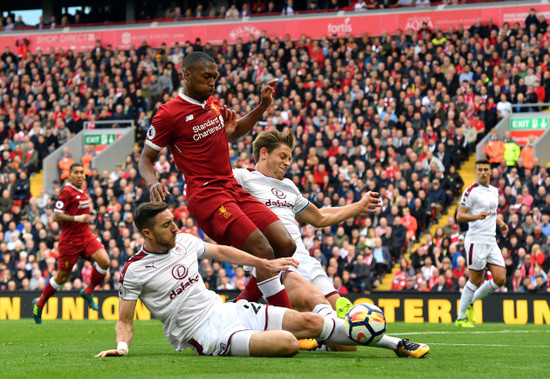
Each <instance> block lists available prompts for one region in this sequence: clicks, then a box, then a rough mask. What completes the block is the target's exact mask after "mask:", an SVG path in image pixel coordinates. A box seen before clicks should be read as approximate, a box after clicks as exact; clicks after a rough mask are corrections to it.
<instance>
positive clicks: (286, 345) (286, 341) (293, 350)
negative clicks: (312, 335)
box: [278, 332, 300, 357]
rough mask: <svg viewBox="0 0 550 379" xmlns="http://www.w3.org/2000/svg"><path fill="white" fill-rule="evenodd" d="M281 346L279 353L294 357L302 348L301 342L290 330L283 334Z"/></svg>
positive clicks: (283, 355)
mask: <svg viewBox="0 0 550 379" xmlns="http://www.w3.org/2000/svg"><path fill="white" fill-rule="evenodd" d="M280 346H281V348H280V350H279V354H278V355H280V356H282V357H292V356H293V355H296V354H297V353H298V351H299V350H300V343H299V342H298V340H297V339H296V337H294V335H293V334H292V333H290V332H286V333H284V334H283V335H282V336H281V345H280Z"/></svg>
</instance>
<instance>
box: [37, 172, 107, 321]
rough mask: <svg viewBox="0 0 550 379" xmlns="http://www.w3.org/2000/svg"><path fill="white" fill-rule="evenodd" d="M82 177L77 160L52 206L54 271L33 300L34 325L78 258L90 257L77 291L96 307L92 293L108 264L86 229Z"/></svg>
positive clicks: (89, 205) (87, 216) (87, 208)
mask: <svg viewBox="0 0 550 379" xmlns="http://www.w3.org/2000/svg"><path fill="white" fill-rule="evenodd" d="M85 179H86V176H85V174H84V167H83V166H82V164H81V163H73V164H72V165H71V168H70V171H69V183H68V184H67V185H65V187H64V188H63V190H62V191H61V194H60V195H59V197H58V199H57V201H56V203H55V208H54V221H57V222H59V223H60V224H61V236H60V238H59V245H58V249H59V257H58V258H57V274H56V275H55V278H51V279H50V280H49V282H48V284H47V285H46V288H44V291H42V295H40V298H36V299H34V300H33V311H32V315H33V318H34V321H35V322H36V323H37V324H41V323H42V309H43V308H44V305H46V303H47V301H48V299H49V298H50V297H51V296H53V295H54V294H55V293H56V292H57V290H58V289H59V288H61V286H62V285H63V283H65V282H66V281H67V280H68V279H69V277H70V275H71V271H72V269H73V266H74V264H75V263H76V261H77V260H78V257H80V256H82V257H84V258H86V259H89V260H90V259H91V260H94V261H95V263H94V265H93V271H92V277H91V279H90V283H89V284H88V286H87V287H86V288H83V289H82V290H81V291H80V296H82V297H83V298H84V299H85V300H86V301H87V302H88V305H89V307H90V308H92V309H93V310H96V311H97V310H98V306H97V304H96V302H95V301H94V297H93V292H94V288H95V286H97V285H98V284H99V283H100V282H101V281H102V280H103V278H104V277H105V274H106V273H107V270H108V269H109V266H110V264H111V262H110V260H109V255H108V254H107V252H106V251H105V247H104V246H103V244H102V243H101V242H99V241H98V239H97V237H96V236H95V235H93V234H92V232H91V231H90V210H91V209H92V202H91V200H90V198H89V197H88V192H87V191H86V181H85Z"/></svg>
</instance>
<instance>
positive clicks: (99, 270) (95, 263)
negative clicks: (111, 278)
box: [94, 262, 108, 275]
mask: <svg viewBox="0 0 550 379" xmlns="http://www.w3.org/2000/svg"><path fill="white" fill-rule="evenodd" d="M94 267H95V269H96V270H97V272H99V273H100V274H101V275H105V274H107V270H108V269H103V268H101V267H99V265H98V264H97V262H94Z"/></svg>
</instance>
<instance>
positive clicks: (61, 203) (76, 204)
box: [54, 183, 92, 242]
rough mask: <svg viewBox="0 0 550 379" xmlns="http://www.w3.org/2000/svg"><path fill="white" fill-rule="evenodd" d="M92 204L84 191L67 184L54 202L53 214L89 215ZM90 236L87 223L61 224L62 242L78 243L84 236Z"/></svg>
mask: <svg viewBox="0 0 550 379" xmlns="http://www.w3.org/2000/svg"><path fill="white" fill-rule="evenodd" d="M91 207H92V202H91V201H90V198H89V197H88V192H87V191H86V189H85V188H84V189H82V190H81V189H78V188H76V187H75V186H73V185H72V184H70V183H69V184H67V185H66V186H65V187H63V190H62V191H61V193H60V194H59V197H58V198H57V201H56V202H55V209H54V212H61V213H66V214H68V215H71V216H78V215H83V214H90V209H91ZM89 234H92V232H91V231H90V225H89V223H87V222H62V223H61V237H60V239H59V240H60V242H61V241H63V240H72V241H80V240H82V238H83V237H84V236H87V235H89Z"/></svg>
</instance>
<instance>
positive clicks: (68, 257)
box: [57, 235, 105, 271]
mask: <svg viewBox="0 0 550 379" xmlns="http://www.w3.org/2000/svg"><path fill="white" fill-rule="evenodd" d="M101 249H105V247H104V246H103V244H102V243H101V242H99V241H98V240H97V237H96V236H94V235H90V236H85V237H83V238H82V239H81V240H80V241H72V240H62V241H59V256H58V257H57V270H59V271H71V270H72V268H73V266H74V264H75V263H76V261H77V260H78V257H83V258H85V259H87V260H91V258H92V255H93V254H94V253H95V252H96V251H98V250H101Z"/></svg>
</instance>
